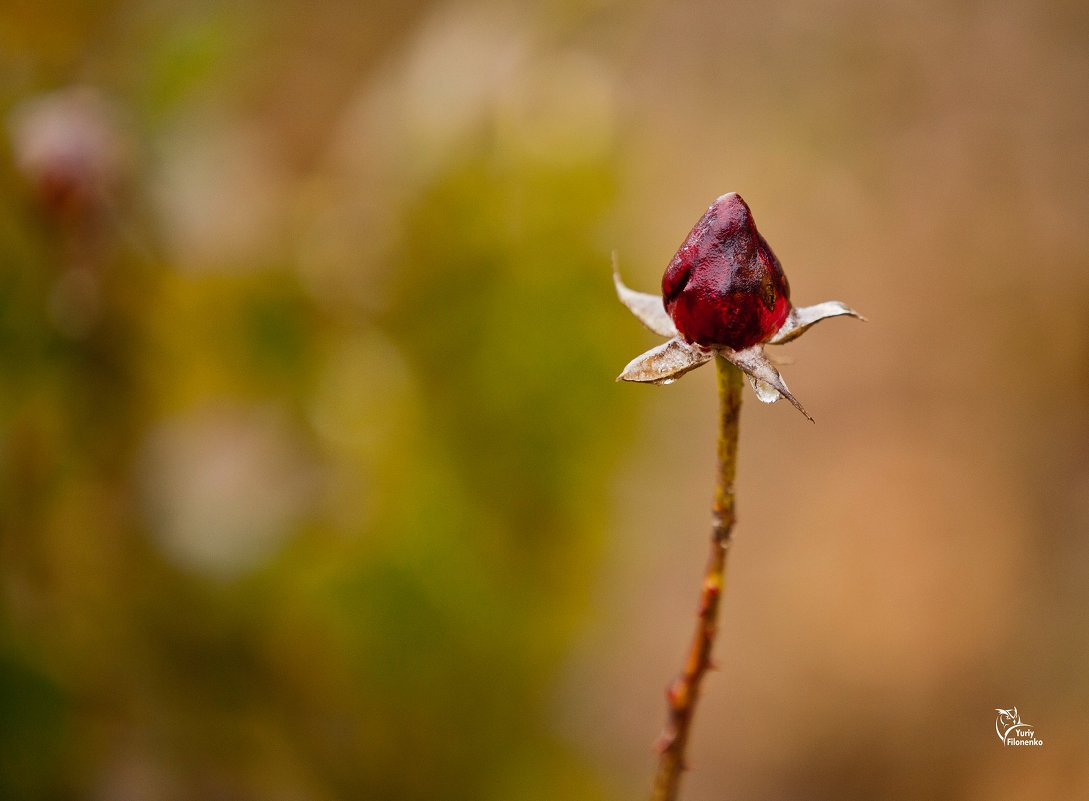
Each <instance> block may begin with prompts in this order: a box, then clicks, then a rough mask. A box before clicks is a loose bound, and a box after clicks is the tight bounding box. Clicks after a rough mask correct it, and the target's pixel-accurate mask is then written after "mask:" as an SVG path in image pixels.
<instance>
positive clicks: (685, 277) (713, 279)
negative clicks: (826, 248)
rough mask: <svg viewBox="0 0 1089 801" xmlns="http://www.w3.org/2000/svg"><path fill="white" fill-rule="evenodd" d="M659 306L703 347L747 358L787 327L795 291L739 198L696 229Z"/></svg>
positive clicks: (665, 281)
mask: <svg viewBox="0 0 1089 801" xmlns="http://www.w3.org/2000/svg"><path fill="white" fill-rule="evenodd" d="M662 300H663V301H664V303H665V308H666V311H667V312H668V313H669V316H670V317H672V318H673V323H674V325H676V326H677V330H678V331H680V333H681V336H683V337H684V338H685V339H686V340H687V341H688V342H695V343H697V344H700V345H706V346H722V345H725V346H726V347H729V348H733V349H734V350H744V349H745V348H749V347H752V346H753V345H756V344H758V343H760V342H765V341H767V340H768V339H770V338H771V337H772V336H773V335H774V334H775V332H776V331H778V330H779V328H780V327H781V326H782V325H783V323H784V322H785V321H786V319H787V315H788V314H790V286H789V285H788V284H787V279H786V276H785V275H784V274H783V268H782V265H780V264H779V259H777V258H776V257H775V254H774V253H772V252H771V248H770V247H769V246H768V243H767V241H766V240H765V239H764V237H762V236H760V232H759V231H757V230H756V223H755V222H754V221H753V218H752V212H750V211H749V207H748V205H747V204H746V203H745V201H744V200H742V199H741V195H739V194H737V193H736V192H731V193H730V194H728V195H723V196H722V197H720V198H719V199H718V200H716V201H715V202H714V203H712V204H711V207H710V208H709V209H707V213H706V214H704V215H703V217H702V218H700V221H699V222H698V223H696V226H695V228H693V229H692V232H691V233H690V234H689V235H688V238H687V239H685V240H684V244H683V245H681V248H680V250H678V251H677V255H676V256H674V257H673V261H671V262H670V263H669V267H667V268H666V271H665V275H664V276H663V277H662Z"/></svg>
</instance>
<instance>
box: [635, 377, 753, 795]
mask: <svg viewBox="0 0 1089 801" xmlns="http://www.w3.org/2000/svg"><path fill="white" fill-rule="evenodd" d="M715 366H716V368H717V371H718V397H719V429H718V469H717V470H716V478H715V496H714V503H713V505H712V515H711V554H710V557H709V559H708V561H707V571H706V573H705V574H704V578H703V587H702V589H701V591H700V605H699V613H698V618H699V622H698V624H697V626H696V634H695V636H694V637H693V638H692V645H691V647H690V648H689V649H688V658H687V659H686V660H685V663H684V669H683V670H682V671H681V674H680V675H679V676H677V678H676V679H675V680H674V681H673V683H672V684H671V685H670V686H669V690H668V691H667V692H666V699H667V700H668V702H669V720H668V721H667V723H666V729H665V731H664V732H663V733H662V737H661V740H660V741H659V746H658V747H659V752H660V754H661V756H660V758H659V761H658V773H657V775H656V776H655V777H654V792H653V793H652V794H651V801H675V799H676V798H677V789H678V787H679V786H680V783H681V773H682V772H683V771H684V769H685V760H684V753H685V747H686V745H687V744H688V732H689V729H690V728H691V726H692V716H693V714H694V713H695V711H696V702H697V701H698V700H699V689H700V681H702V679H703V674H704V673H706V672H707V669H708V668H709V667H711V648H712V646H713V645H714V641H715V631H716V629H717V621H718V606H719V600H720V599H721V597H722V591H723V588H724V586H725V580H726V553H727V551H728V550H729V547H730V534H731V531H732V530H733V527H734V476H735V475H736V473H737V430H738V417H739V416H740V413H741V387H742V377H741V371H740V370H738V369H737V368H736V367H734V366H733V365H732V364H730V363H729V362H728V361H726V360H725V359H723V358H722V357H721V356H716V357H715Z"/></svg>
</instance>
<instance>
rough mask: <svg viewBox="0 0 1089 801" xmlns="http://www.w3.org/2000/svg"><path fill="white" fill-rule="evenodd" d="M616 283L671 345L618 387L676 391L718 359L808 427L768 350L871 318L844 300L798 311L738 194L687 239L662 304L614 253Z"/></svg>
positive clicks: (669, 272)
mask: <svg viewBox="0 0 1089 801" xmlns="http://www.w3.org/2000/svg"><path fill="white" fill-rule="evenodd" d="M613 282H614V283H615V285H616V293H617V296H618V297H619V298H620V301H621V302H622V303H623V304H624V305H625V306H627V307H628V308H629V309H630V310H631V311H632V313H633V314H634V315H635V316H636V317H638V318H639V320H640V321H642V323H643V324H644V325H645V326H646V327H647V328H649V329H650V330H651V331H653V332H654V333H656V334H658V335H659V336H663V337H666V340H667V341H666V342H663V343H662V344H661V345H658V346H657V347H655V348H651V349H650V350H648V351H647V352H646V353H643V354H641V355H639V356H637V357H636V358H634V359H632V360H631V362H629V363H628V365H627V367H625V368H624V371H623V372H622V373H621V374H620V375H619V376H618V377H617V380H618V381H636V382H639V383H643V384H672V383H673V382H674V381H676V380H677V379H678V378H680V377H681V376H682V375H684V374H685V373H688V372H689V371H691V370H694V369H696V368H697V367H699V366H700V365H703V364H706V363H707V362H708V361H710V360H711V358H712V357H713V356H714V355H715V354H716V353H717V354H718V355H720V356H721V357H722V358H724V359H726V360H727V361H729V362H731V363H732V364H734V365H736V366H737V367H738V368H739V369H740V370H741V371H742V372H744V373H745V374H746V375H747V376H748V377H749V382H750V383H751V384H752V387H753V389H754V390H755V391H756V395H757V397H758V398H760V400H762V401H764V402H765V403H772V402H774V401H776V400H778V399H779V398H786V399H787V400H789V401H790V402H791V403H792V404H794V405H795V406H796V407H797V408H798V411H800V412H801V413H802V414H804V415H805V416H806V417H808V418H809V419H810V420H812V419H813V418H812V417H810V416H809V413H808V412H806V410H805V408H804V407H803V406H802V404H801V403H799V402H798V399H797V398H795V397H794V395H792V394H791V392H790V390H789V389H787V385H786V382H785V381H784V380H783V377H782V376H781V375H780V374H779V371H778V370H777V369H776V367H775V365H774V364H773V363H772V362H771V360H770V359H769V358H768V357H767V354H766V353H765V352H764V346H765V345H782V344H785V343H787V342H790V341H792V340H794V339H797V338H798V337H800V336H801V335H802V334H804V333H805V332H806V331H808V330H809V329H810V328H811V327H812V326H813V325H814V324H815V323H819V322H820V321H821V320H826V319H828V318H829V317H841V316H848V317H856V318H858V319H860V320H861V319H865V318H863V317H862V316H861V315H860V314H859V313H858V312H856V311H854V310H853V309H851V308H850V307H848V306H846V305H844V304H843V303H840V302H839V301H838V300H829V301H825V302H824V303H817V304H816V305H813V306H792V305H791V303H790V286H789V284H787V279H786V275H784V274H783V267H782V265H781V264H779V259H777V258H776V257H775V254H774V253H772V251H771V248H770V247H769V246H768V243H767V240H765V239H764V237H762V236H760V232H759V231H757V230H756V223H755V222H753V219H752V212H750V211H749V207H748V206H747V205H746V204H745V201H744V200H742V199H741V196H740V195H738V194H737V193H736V192H731V193H730V194H728V195H723V196H722V197H720V198H719V199H718V200H716V201H715V202H714V203H712V204H711V207H710V208H709V209H707V212H706V213H705V214H704V215H703V217H701V218H700V221H699V222H698V223H696V226H695V227H694V228H693V229H692V231H691V233H689V234H688V237H687V238H686V239H685V240H684V244H682V245H681V248H680V250H678V251H677V255H675V256H674V257H673V261H671V262H670V263H669V266H668V267H667V268H666V271H665V275H664V276H663V277H662V297H660V298H659V297H656V296H654V295H648V294H646V293H644V292H636V291H635V290H633V289H629V288H628V287H627V286H625V285H624V282H623V281H622V280H621V279H620V270H619V268H618V266H617V264H616V254H615V253H614V254H613Z"/></svg>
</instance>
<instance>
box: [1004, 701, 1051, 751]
mask: <svg viewBox="0 0 1089 801" xmlns="http://www.w3.org/2000/svg"><path fill="white" fill-rule="evenodd" d="M995 712H997V713H998V717H997V718H995V721H994V733H995V734H997V735H998V739H999V740H1000V741H1001V743H1002V745H1036V746H1039V745H1043V744H1044V741H1043V740H1041V739H1040V738H1039V737H1037V736H1036V727H1035V726H1033V725H1032V724H1031V723H1025V721H1023V720H1021V715H1020V713H1019V712H1018V711H1017V707H1012V708H1010V709H995Z"/></svg>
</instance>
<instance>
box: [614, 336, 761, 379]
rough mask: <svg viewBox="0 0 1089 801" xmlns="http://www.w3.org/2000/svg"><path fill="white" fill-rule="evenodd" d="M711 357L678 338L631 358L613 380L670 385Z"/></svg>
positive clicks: (698, 347)
mask: <svg viewBox="0 0 1089 801" xmlns="http://www.w3.org/2000/svg"><path fill="white" fill-rule="evenodd" d="M713 355H714V352H713V351H711V350H707V349H705V348H701V347H700V346H699V345H689V344H688V343H687V342H685V341H684V340H683V339H681V338H680V337H679V336H677V337H673V339H671V340H669V341H668V342H664V343H662V344H661V345H659V346H658V347H656V348H651V349H650V350H648V351H647V352H646V353H644V354H642V355H640V356H636V357H635V358H634V359H632V360H631V361H630V362H629V363H628V366H627V367H625V368H624V372H622V373H621V374H620V375H618V376H617V377H616V380H617V381H634V382H637V383H640V384H672V383H673V382H674V381H676V380H677V379H678V378H680V377H681V376H682V375H684V374H685V373H687V372H688V371H689V370H695V369H696V368H697V367H699V366H700V365H702V364H706V363H707V362H708V361H710V360H711V357H712V356H713ZM773 369H774V368H773Z"/></svg>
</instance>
